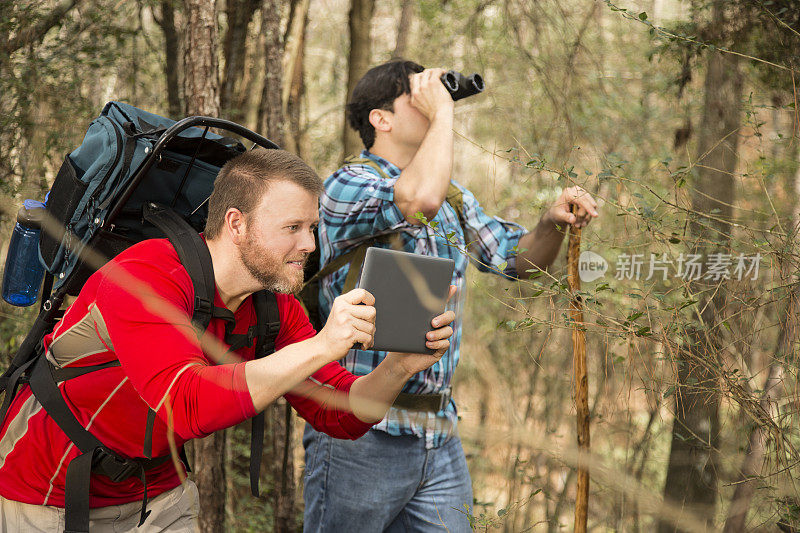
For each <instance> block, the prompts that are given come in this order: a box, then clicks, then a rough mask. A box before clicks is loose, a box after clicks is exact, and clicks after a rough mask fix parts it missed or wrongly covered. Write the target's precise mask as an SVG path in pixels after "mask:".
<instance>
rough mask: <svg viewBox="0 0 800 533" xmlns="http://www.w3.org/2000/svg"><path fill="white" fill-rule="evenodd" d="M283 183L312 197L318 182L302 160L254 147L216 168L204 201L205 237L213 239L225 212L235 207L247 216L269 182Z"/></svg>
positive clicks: (319, 182)
mask: <svg viewBox="0 0 800 533" xmlns="http://www.w3.org/2000/svg"><path fill="white" fill-rule="evenodd" d="M277 180H287V181H291V182H292V183H295V184H297V185H299V186H300V187H302V188H303V189H305V190H307V191H308V192H310V193H311V194H313V195H315V196H319V195H320V194H321V193H322V180H321V179H319V176H318V175H317V173H316V172H314V171H313V170H312V169H311V167H309V166H308V165H307V164H306V163H305V161H303V160H302V159H300V158H299V157H297V156H296V155H294V154H292V153H289V152H287V151H285V150H267V149H263V148H256V149H254V150H249V151H247V152H245V153H243V154H239V155H237V156H236V157H234V158H233V159H231V160H230V161H228V162H227V163H225V165H223V167H222V168H221V169H220V171H219V174H217V178H216V179H215V180H214V192H212V193H211V196H210V197H209V199H208V218H207V219H206V229H205V236H206V238H207V239H215V238H216V237H217V236H218V235H219V234H220V232H221V231H222V227H223V225H224V223H225V213H226V212H227V211H228V209H230V208H231V207H235V208H236V209H238V210H239V211H241V212H242V213H244V214H245V216H246V215H247V214H248V213H250V212H251V211H252V210H253V209H255V207H256V206H257V205H258V203H259V202H260V201H261V198H262V197H263V196H264V193H265V192H267V188H268V187H269V183H270V181H277Z"/></svg>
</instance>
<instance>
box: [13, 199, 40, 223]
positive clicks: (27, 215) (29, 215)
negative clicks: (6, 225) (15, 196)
mask: <svg viewBox="0 0 800 533" xmlns="http://www.w3.org/2000/svg"><path fill="white" fill-rule="evenodd" d="M43 218H44V203H43V202H40V201H39V200H25V201H24V202H22V207H20V209H19V211H17V222H18V223H19V225H20V226H25V227H26V228H39V227H41V225H42V219H43Z"/></svg>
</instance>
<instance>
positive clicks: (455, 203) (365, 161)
mask: <svg viewBox="0 0 800 533" xmlns="http://www.w3.org/2000/svg"><path fill="white" fill-rule="evenodd" d="M345 164H346V165H364V166H367V167H370V168H373V169H375V171H376V172H377V173H378V174H380V176H381V177H382V178H384V179H390V178H389V175H388V174H387V173H386V171H385V170H384V169H383V168H381V166H380V165H379V164H378V163H376V162H375V161H373V160H372V159H370V158H368V157H351V158H348V159H346V160H345ZM445 200H446V201H447V203H448V204H450V205H451V206H452V207H453V209H455V211H456V214H457V215H458V223H459V224H460V225H461V230H462V231H463V232H464V235H465V236H466V234H467V224H466V217H465V216H464V193H463V192H461V189H459V188H458V187H457V186H456V185H455V184H454V183H453V182H452V181H451V182H450V185H449V187H448V188H447V196H446V197H445ZM336 270H338V268H337V269H336Z"/></svg>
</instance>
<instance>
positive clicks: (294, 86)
mask: <svg viewBox="0 0 800 533" xmlns="http://www.w3.org/2000/svg"><path fill="white" fill-rule="evenodd" d="M310 3H311V2H310V0H299V1H298V2H297V5H296V6H295V12H294V16H293V17H292V19H291V23H290V24H291V25H290V27H289V28H288V29H287V30H288V31H287V33H288V39H287V41H286V57H285V61H284V64H285V65H286V69H287V70H286V72H285V73H284V74H285V75H284V78H283V97H282V99H283V106H284V116H285V117H286V119H287V121H288V124H287V126H288V131H287V132H286V149H287V150H289V151H290V152H294V153H295V154H297V155H299V156H300V157H303V156H304V155H305V152H306V149H305V147H304V138H305V135H304V133H303V128H302V126H301V124H300V122H301V116H302V108H303V105H302V104H303V96H304V95H305V90H306V87H305V75H304V67H305V48H306V29H307V27H308V8H309V5H310Z"/></svg>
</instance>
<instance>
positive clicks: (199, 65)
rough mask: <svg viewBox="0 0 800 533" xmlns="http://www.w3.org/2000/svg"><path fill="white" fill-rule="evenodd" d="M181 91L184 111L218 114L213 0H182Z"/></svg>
mask: <svg viewBox="0 0 800 533" xmlns="http://www.w3.org/2000/svg"><path fill="white" fill-rule="evenodd" d="M184 2H185V9H186V30H185V35H186V37H185V39H184V55H183V69H184V75H183V92H184V94H185V96H186V112H187V114H201V115H209V116H214V117H216V116H219V109H220V107H219V65H218V61H217V40H218V30H217V14H216V0H184Z"/></svg>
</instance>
